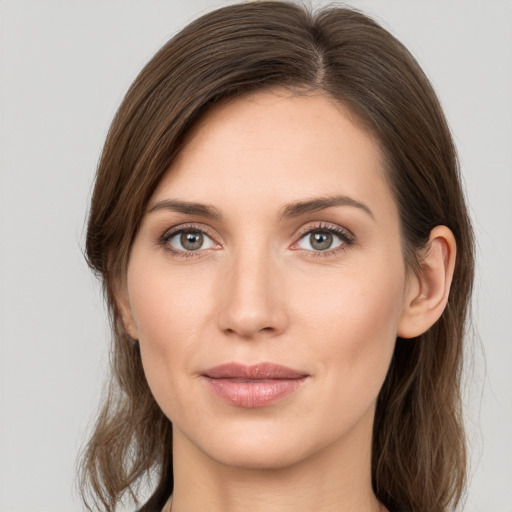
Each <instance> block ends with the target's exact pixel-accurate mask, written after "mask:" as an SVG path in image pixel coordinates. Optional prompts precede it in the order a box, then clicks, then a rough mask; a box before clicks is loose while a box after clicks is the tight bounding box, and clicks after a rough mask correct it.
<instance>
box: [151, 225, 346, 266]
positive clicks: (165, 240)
mask: <svg viewBox="0 0 512 512" xmlns="http://www.w3.org/2000/svg"><path fill="white" fill-rule="evenodd" d="M185 231H196V232H199V233H201V234H203V235H206V236H208V237H209V238H210V239H211V240H213V241H215V237H214V235H213V234H212V233H210V232H209V231H208V230H207V229H205V228H203V227H198V226H197V225H195V224H185V225H181V226H178V227H176V228H172V229H171V230H169V231H166V232H165V233H164V234H163V235H162V236H161V237H160V239H159V244H160V245H162V246H164V248H165V250H166V251H168V252H170V253H171V254H172V255H173V256H175V257H178V258H195V257H198V256H200V253H201V252H202V251H201V250H197V251H182V250H177V249H174V248H173V247H172V246H171V245H170V244H169V241H170V240H172V239H173V238H174V237H175V236H176V235H179V234H180V233H183V232H185ZM315 231H317V232H327V233H330V234H332V235H335V236H337V237H338V238H339V239H340V240H341V242H342V243H341V244H340V245H339V246H338V247H335V248H334V249H326V250H325V251H312V250H308V249H293V250H302V251H305V252H307V253H309V256H310V257H313V258H318V257H328V256H333V255H335V254H338V253H339V252H342V251H345V250H347V248H348V247H350V246H352V245H354V244H355V236H354V235H353V234H352V233H351V232H350V231H349V230H347V229H344V228H341V227H340V226H336V225H332V224H325V223H318V224H316V225H314V226H308V227H307V228H304V229H303V230H301V231H299V232H298V233H297V234H296V235H295V238H297V241H296V242H294V244H293V245H296V244H297V243H299V242H300V241H301V240H302V239H304V238H305V237H306V236H307V235H311V233H313V232H315ZM215 243H217V242H215ZM204 250H208V249H203V251H204Z"/></svg>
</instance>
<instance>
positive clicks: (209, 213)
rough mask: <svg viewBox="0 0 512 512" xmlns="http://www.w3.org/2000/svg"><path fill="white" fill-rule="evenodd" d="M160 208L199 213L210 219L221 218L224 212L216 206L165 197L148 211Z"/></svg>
mask: <svg viewBox="0 0 512 512" xmlns="http://www.w3.org/2000/svg"><path fill="white" fill-rule="evenodd" d="M159 210H171V211H173V212H178V213H185V214H188V215H198V216H200V217H207V218H209V219H221V218H222V214H221V213H220V211H219V210H218V209H217V208H215V207H214V206H211V205H207V204H201V203H192V202H189V201H178V200H176V199H165V200H163V201H158V202H157V203H155V204H154V205H153V206H151V208H149V210H148V213H152V212H156V211H159Z"/></svg>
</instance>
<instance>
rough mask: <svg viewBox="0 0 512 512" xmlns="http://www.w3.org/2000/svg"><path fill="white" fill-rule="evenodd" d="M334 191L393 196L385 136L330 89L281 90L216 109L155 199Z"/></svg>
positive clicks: (284, 196)
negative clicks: (363, 121)
mask: <svg viewBox="0 0 512 512" xmlns="http://www.w3.org/2000/svg"><path fill="white" fill-rule="evenodd" d="M334 193H340V194H350V195H352V196H355V197H358V198H360V199H363V198H369V197H371V196H374V198H377V197H378V196H386V195H387V196H388V197H387V199H388V200H391V196H390V193H389V190H388V187H387V183H386V179H385V173H384V165H383V158H382V153H381V150H380V148H379V144H378V143H377V141H376V140H375V139H374V138H373V137H372V135H371V134H370V133H369V132H368V131H367V130H365V129H364V128H363V127H362V126H361V125H360V123H356V121H355V119H354V116H352V115H351V113H350V112H349V111H348V110H347V109H346V108H345V107H344V106H343V105H341V104H340V103H339V102H337V101H336V100H334V99H332V98H331V97H329V96H327V95H326V94H325V93H320V92H315V93H309V94H300V95H293V94H292V93H290V92H288V91H279V90H278V91H271V92H259V93H257V94H252V95H250V96H245V97H243V98H237V99H234V100H230V101H227V102H224V103H222V104H220V105H217V106H215V107H213V108H212V109H210V110H209V111H208V112H207V113H206V114H205V115H204V116H203V118H202V119H201V120H200V121H199V122H198V123H197V125H196V126H195V127H194V129H193V130H192V131H191V132H190V134H189V136H188V137H187V141H186V144H185V147H184V149H183V150H182V151H181V153H180V154H179V155H178V157H177V158H176V159H175V161H174V162H173V164H172V165H171V168H170V169H169V171H168V172H167V173H166V175H165V176H164V178H163V179H162V181H161V183H160V185H159V187H158V188H157V190H156V192H155V194H154V199H155V200H160V199H162V198H165V196H166V195H169V194H170V195H172V196H179V197H178V198H180V199H187V200H194V201H200V202H206V203H212V201H214V200H215V198H216V197H217V198H218V199H220V200H222V196H223V195H229V196H230V197H244V198H245V201H246V202H247V203H250V202H251V201H255V202H256V203H258V201H259V202H260V203H261V201H262V199H263V198H264V199H265V201H266V202H267V203H271V202H276V203H277V202H287V201H293V200H296V199H297V198H300V199H303V198H305V197H310V196H319V195H324V196H325V195H331V194H334ZM253 206H254V205H253Z"/></svg>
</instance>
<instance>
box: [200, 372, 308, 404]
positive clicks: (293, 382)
mask: <svg viewBox="0 0 512 512" xmlns="http://www.w3.org/2000/svg"><path fill="white" fill-rule="evenodd" d="M205 380H206V383H207V385H208V387H209V389H210V391H212V392H213V393H214V394H215V395H216V396H218V397H219V398H222V399H223V400H225V401H226V402H228V403H229V404H231V405H234V406H237V407H245V408H248V409H252V408H256V407H264V406H266V405H270V404H272V403H274V402H277V401H278V400H281V399H282V398H284V397H286V396H288V395H290V394H291V393H293V392H294V391H296V390H297V389H299V388H300V386H302V384H303V383H304V382H305V380H306V377H300V378H297V379H263V380H253V381H247V380H237V379H213V378H210V377H205Z"/></svg>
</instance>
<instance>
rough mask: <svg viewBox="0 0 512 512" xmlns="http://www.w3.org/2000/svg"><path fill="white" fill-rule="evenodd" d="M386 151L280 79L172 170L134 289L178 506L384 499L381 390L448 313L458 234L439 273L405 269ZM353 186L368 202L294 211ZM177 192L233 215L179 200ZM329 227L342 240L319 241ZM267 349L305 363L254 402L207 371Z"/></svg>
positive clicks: (125, 308) (319, 506)
mask: <svg viewBox="0 0 512 512" xmlns="http://www.w3.org/2000/svg"><path fill="white" fill-rule="evenodd" d="M381 160H382V155H381V152H380V149H379V146H378V144H377V143H376V141H375V140H374V139H373V138H372V136H371V135H369V134H368V133H367V132H366V131H364V130H363V129H362V128H360V127H359V126H358V125H356V124H354V122H353V121H352V119H351V116H349V115H348V112H347V111H346V110H345V109H344V108H343V107H342V106H341V105H339V104H337V103H336V102H334V101H333V100H332V99H330V98H328V97H327V96H326V95H324V94H321V93H318V92H317V93H315V94H304V95H300V96H298V95H291V94H290V93H287V92H284V91H273V92H264V93H258V94H255V95H252V96H250V97H245V98H243V99H237V100H234V101H230V102H228V103H224V104H222V105H220V106H217V107H215V108H214V109H212V110H210V111H209V112H208V113H207V115H206V116H205V117H204V118H203V119H202V120H201V122H200V123H199V124H198V125H197V126H196V127H195V129H194V131H193V132H192V133H191V134H190V136H189V139H188V141H187V144H186V146H185V148H184V150H183V151H182V152H181V153H180V155H179V157H178V158H177V159H176V160H175V162H174V163H173V165H172V167H171V168H170V169H169V171H168V172H167V173H166V175H165V176H164V177H163V179H162V181H161V182H160V184H159V186H158V188H157V189H156V191H155V193H154V195H153V197H152V198H151V200H150V201H149V204H148V208H147V213H146V215H145V216H144V218H143V221H142V224H141V227H140V230H139V232H138V234H137V236H136V239H135V241H134V244H133V247H132V251H131V255H130V260H129V265H128V271H127V278H126V283H125V286H124V292H123V293H122V294H121V295H120V298H119V303H120V306H121V310H122V312H123V319H124V323H125V326H126V329H127V331H128V332H129V334H130V335H131V336H133V337H134V338H137V339H139V342H140V348H141V354H142V360H143V365H144V370H145V373H146V376H147V379H148V383H149V385H150V387H151V390H152V392H153V394H154V396H155V399H156V400H157V402H158V404H159V405H160V407H161V408H162V410H163V411H164V413H165V414H166V415H167V416H168V417H169V418H170V420H171V421H172V424H173V433H174V447H173V457H174V474H175V491H174V496H173V505H172V510H173V511H176V512H189V511H190V512H192V511H197V510H208V511H221V510H222V511H228V512H242V511H244V512H257V511H265V512H269V511H294V512H300V511H303V510H304V511H305V510H309V511H310V510H315V511H323V512H329V511H333V512H334V511H336V512H342V511H346V512H348V511H350V512H358V511H360V512H363V511H365V512H367V511H377V510H383V508H381V505H380V504H379V502H378V501H377V499H376V498H375V496H374V495H373V492H372V488H371V480H370V474H371V472H370V469H371V468H370V460H371V435H372V425H373V418H374V411H375V403H376V399H377V395H378V393H379V390H380V388H381V386H382V383H383V381H384V378H385V376H386V372H387V370H388V367H389V363H390V360H391V357H392V353H393V348H394V345H395V340H396V337H397V335H402V336H404V337H407V336H415V335H417V334H419V333H420V332H421V331H423V330H425V329H426V328H428V326H429V325H431V324H432V323H433V322H434V321H435V319H437V317H438V316H439V315H440V314H441V312H442V309H443V308H444V304H445V302H446V298H447V294H448V290H449V283H450V278H451V272H452V271H453V261H454V257H455V256H454V255H455V246H454V242H453V239H452V238H450V233H449V231H448V232H447V230H446V228H444V230H443V227H439V230H438V231H437V232H436V233H433V236H432V237H431V242H432V243H431V250H430V252H429V253H428V258H425V263H424V265H423V267H424V269H425V272H424V273H423V274H424V276H422V275H420V276H415V275H411V274H410V273H408V272H406V266H405V263H404V259H403V255H402V243H401V233H400V222H399V217H398V211H397V207H396V204H395V202H394V200H393V197H392V195H391V192H390V189H389V187H388V184H387V182H386V179H385V171H384V169H383V168H382V165H381ZM340 195H343V196H344V197H349V198H350V199H351V200H352V201H357V202H358V203H359V204H360V205H364V206H355V205H354V204H355V203H354V204H343V205H336V206H330V207H326V208H322V209H319V210H316V211H309V212H302V213H300V214H298V215H295V216H283V215H282V213H283V211H284V210H285V209H286V206H287V205H290V204H292V203H295V202H301V201H307V200H311V199H317V198H326V197H332V196H340ZM170 200H174V201H176V200H177V201H187V202H194V203H200V204H204V205H210V206H211V207H213V208H215V209H216V211H217V213H219V214H220V215H221V217H219V218H211V217H209V216H205V215H203V214H201V212H195V213H190V212H189V213H185V212H178V211H174V210H173V209H171V208H167V207H166V201H167V202H168V201H170ZM296 213H297V212H296ZM180 227H181V228H183V227H186V228H187V229H192V230H195V232H196V233H197V230H199V231H201V232H204V233H205V234H204V235H203V236H204V238H203V240H204V244H203V245H202V246H200V248H199V249H197V250H188V251H187V250H186V248H184V246H183V245H180V234H179V233H178V234H173V233H176V230H178V231H179V229H180ZM315 229H316V230H317V231H321V233H323V234H324V236H325V235H327V236H329V234H331V235H332V246H331V247H333V248H330V249H327V250H319V249H317V246H313V245H312V243H311V238H310V235H311V231H312V230H315ZM332 229H338V230H340V229H341V231H342V233H343V235H342V236H339V235H337V234H333V233H332V232H331V231H329V230H332ZM436 229H437V228H436ZM169 233H171V235H172V236H171V235H169ZM345 234H350V237H349V239H347V238H346V237H345ZM264 361H267V362H273V363H278V364H281V365H285V366H287V367H290V368H293V369H295V370H299V371H300V372H302V373H304V374H307V378H306V379H305V382H304V383H303V385H302V386H300V387H299V389H298V390H296V391H295V392H294V393H292V394H290V395H288V396H286V397H285V398H284V399H281V400H279V401H277V402H275V403H272V404H270V405H268V406H265V407H259V408H253V409H247V408H240V407H235V406H233V405H231V404H229V403H227V402H225V401H222V400H220V399H219V398H218V397H216V396H214V395H213V394H212V393H211V391H210V390H209V389H208V387H207V386H206V385H205V383H204V379H203V378H202V374H203V373H204V371H205V370H206V369H207V368H211V367H213V366H216V365H219V364H224V363H229V362H239V363H244V364H255V363H260V362H264Z"/></svg>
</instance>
